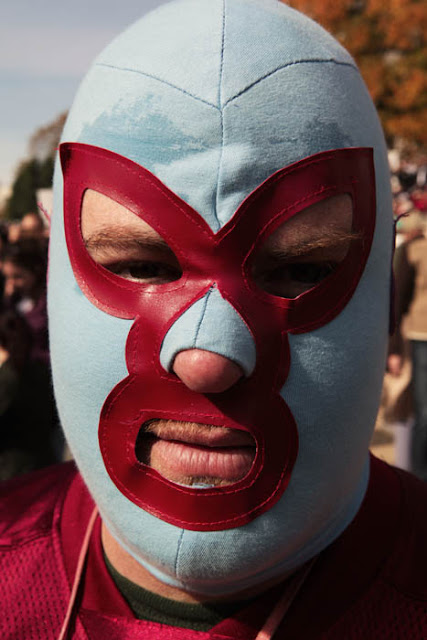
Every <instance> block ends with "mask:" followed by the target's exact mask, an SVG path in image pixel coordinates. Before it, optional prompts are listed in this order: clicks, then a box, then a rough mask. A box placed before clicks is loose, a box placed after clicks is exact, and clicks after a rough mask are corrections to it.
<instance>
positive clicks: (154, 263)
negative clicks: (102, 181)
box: [81, 189, 182, 285]
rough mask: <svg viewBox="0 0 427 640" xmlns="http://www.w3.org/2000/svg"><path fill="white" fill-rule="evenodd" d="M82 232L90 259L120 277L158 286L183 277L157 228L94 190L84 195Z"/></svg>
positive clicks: (173, 255) (177, 263)
mask: <svg viewBox="0 0 427 640" xmlns="http://www.w3.org/2000/svg"><path fill="white" fill-rule="evenodd" d="M81 232H82V236H83V240H84V243H85V245H86V249H87V251H88V253H89V255H90V256H91V258H92V259H93V260H94V261H95V262H96V263H97V264H99V265H101V266H102V267H104V269H107V270H108V271H110V272H111V273H114V274H116V275H118V276H120V277H121V278H125V279H126V280H130V281H132V282H140V283H142V284H156V285H157V284H165V283H167V282H172V281H173V280H178V279H179V278H180V277H181V276H182V269H181V266H180V264H179V262H178V259H177V257H176V256H175V254H174V252H173V251H172V249H171V248H170V247H169V246H168V244H167V243H166V242H165V241H164V240H163V238H162V237H161V235H160V234H159V233H158V232H157V231H156V230H155V229H153V228H152V227H151V226H150V225H149V224H147V222H145V221H144V220H142V219H141V218H140V217H139V216H137V215H135V214H134V213H133V212H132V211H130V210H129V209H127V208H126V207H124V206H123V205H121V204H119V203H118V202H115V201H114V200H112V199H111V198H109V197H107V196H106V195H104V194H102V193H98V192H97V191H93V190H91V189H88V190H87V191H86V192H85V194H84V198H83V204H82V211H81Z"/></svg>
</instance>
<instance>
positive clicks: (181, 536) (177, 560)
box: [174, 529, 185, 578]
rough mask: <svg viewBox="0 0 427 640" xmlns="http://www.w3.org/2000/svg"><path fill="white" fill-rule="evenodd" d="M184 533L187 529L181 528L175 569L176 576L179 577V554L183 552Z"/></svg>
mask: <svg viewBox="0 0 427 640" xmlns="http://www.w3.org/2000/svg"><path fill="white" fill-rule="evenodd" d="M184 533H185V529H181V533H180V534H179V540H178V546H177V550H176V556H175V564H174V571H175V576H176V577H177V578H178V562H179V554H180V553H181V547H182V541H183V538H184Z"/></svg>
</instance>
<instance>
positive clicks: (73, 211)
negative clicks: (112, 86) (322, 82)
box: [61, 143, 375, 531]
mask: <svg viewBox="0 0 427 640" xmlns="http://www.w3.org/2000/svg"><path fill="white" fill-rule="evenodd" d="M61 161H62V167H63V173H64V215H65V233H66V240H67V246H68V251H69V255H70V260H71V264H72V268H73V271H74V274H75V277H76V280H77V282H78V284H79V286H80V288H81V290H82V291H83V293H84V294H85V295H86V296H87V298H88V299H89V300H90V301H91V302H92V303H93V304H94V305H96V306H97V307H98V308H100V309H102V310H103V311H104V312H106V313H108V314H111V315H113V316H117V317H120V318H128V319H133V320H134V322H133V325H132V328H131V330H130V332H129V336H128V340H127V345H126V363H127V367H128V371H129V375H128V376H127V377H126V378H125V379H124V380H122V381H121V382H119V383H118V384H117V385H116V387H115V388H114V389H113V390H112V391H111V393H110V394H109V396H108V397H107V399H106V401H105V403H104V406H103V409H102V412H101V416H100V421H99V443H100V449H101V452H102V456H103V459H104V463H105V466H106V469H107V471H108V473H109V475H110V477H111V478H112V480H113V482H114V483H115V485H116V486H117V487H118V489H119V490H120V491H121V492H122V493H123V494H124V495H125V496H126V497H127V498H128V499H129V500H131V501H132V502H134V503H135V504H136V505H138V506H140V507H141V508H143V509H145V510H146V511H148V512H149V513H151V514H153V515H155V516H158V517H159V518H161V519H163V520H165V521H167V522H170V523H172V524H174V525H177V526H181V527H184V528H186V529H193V530H196V531H198V530H219V529H229V528H233V527H237V526H240V525H243V524H245V523H248V522H250V521H251V520H253V519H254V518H255V517H257V516H258V515H260V514H261V513H263V512H265V511H266V510H267V509H269V508H271V507H272V505H274V504H275V503H276V502H277V500H278V499H279V498H280V496H281V495H282V494H283V492H284V491H285V489H286V487H287V485H288V483H289V480H290V477H291V473H292V468H293V466H294V463H295V460H296V456H297V452H298V432H297V426H296V424H295V420H294V418H293V416H292V413H291V411H290V409H289V407H288V406H287V405H286V403H285V402H284V400H283V399H282V397H281V396H280V390H281V389H282V387H283V385H284V383H285V381H286V378H287V375H288V372H289V367H290V366H291V363H290V351H289V342H288V337H287V334H288V333H289V332H291V333H303V332H307V331H311V330H313V329H315V328H318V327H321V326H323V325H324V324H326V323H327V322H329V321H330V320H332V319H333V318H334V317H335V316H336V315H337V314H339V313H340V311H341V310H342V309H343V308H344V306H345V305H346V304H347V302H348V301H349V299H350V298H351V296H352V295H353V293H354V291H355V289H356V287H357V284H358V282H359V280H360V277H361V274H362V272H363V270H364V267H365V264H366V261H367V258H368V255H369V251H370V247H371V243H372V237H373V232H374V225H375V178H374V168H373V159H372V150H371V149H365V148H350V149H339V150H333V151H327V152H324V153H319V154H316V155H314V156H311V157H309V158H306V159H304V160H302V161H300V162H298V163H296V164H293V165H290V166H289V167H286V168H284V169H282V170H280V171H278V172H277V173H275V174H273V175H272V176H271V177H270V178H268V179H267V180H266V181H265V182H264V183H263V184H262V185H260V186H259V187H258V188H257V189H256V190H255V191H253V192H252V193H251V194H250V195H249V196H248V197H247V198H246V200H245V201H244V202H243V203H242V204H241V205H240V207H239V208H238V209H237V211H236V212H235V214H234V216H233V217H232V218H231V220H230V221H229V222H228V223H227V224H226V225H225V226H224V227H222V229H221V230H220V231H218V232H217V233H214V232H213V231H212V230H211V229H210V227H209V226H208V225H207V223H206V222H205V221H204V219H203V218H202V217H201V215H200V214H199V213H197V212H196V211H195V210H194V209H192V208H191V207H190V206H189V205H188V204H186V203H185V202H184V201H183V200H182V199H180V198H179V197H178V196H177V195H176V194H174V193H173V192H172V191H171V190H170V189H168V188H167V187H166V186H165V185H164V184H162V183H161V182H160V180H158V179H157V178H156V177H155V176H154V175H153V174H151V173H150V172H149V171H147V170H146V169H144V168H143V167H141V166H139V165H138V164H136V163H134V162H132V161H131V160H129V159H127V158H124V157H122V156H119V155H117V154H115V153H112V152H111V151H107V150H105V149H100V148H97V147H93V146H89V145H84V144H79V143H66V144H63V145H61ZM88 189H90V190H94V191H97V192H98V193H101V194H103V195H105V196H107V197H108V198H111V199H112V200H114V201H115V202H117V203H119V204H120V205H123V206H124V207H126V208H127V209H128V210H129V211H131V212H132V213H133V214H134V215H135V216H138V217H139V218H141V219H142V220H144V221H145V222H146V223H147V224H148V225H150V226H151V227H152V228H153V229H154V230H155V231H156V232H157V233H158V234H159V235H160V236H161V237H162V238H163V240H164V241H165V242H166V243H167V245H168V246H169V247H170V249H171V251H172V252H173V254H174V255H175V256H176V258H177V260H178V261H179V265H180V269H181V270H182V272H181V271H180V273H179V277H177V278H174V279H172V280H171V281H168V282H162V283H159V284H153V283H151V284H150V285H149V286H146V285H145V284H143V283H141V282H138V281H134V280H132V279H126V278H123V277H121V276H120V275H118V274H117V273H112V272H110V271H109V270H107V269H105V268H104V267H103V266H100V265H99V264H97V262H96V261H95V260H94V259H93V258H92V257H91V256H90V254H89V252H88V251H87V248H86V246H85V242H84V239H83V237H82V233H81V207H82V202H83V198H84V194H85V191H86V190H88ZM343 194H347V195H348V196H350V198H351V200H352V208H353V222H352V231H353V232H354V233H355V234H356V235H357V236H358V237H359V239H360V240H359V241H357V242H354V243H351V244H350V246H349V249H348V251H347V254H346V256H345V257H344V258H343V260H342V261H341V262H340V264H339V266H338V267H337V268H336V269H335V270H334V271H333V272H331V274H330V275H328V276H327V277H325V278H324V279H321V280H320V281H319V282H318V283H316V284H315V285H314V286H312V287H311V288H309V289H308V290H307V291H305V292H303V293H302V294H301V295H297V296H296V297H279V295H276V294H275V293H274V291H273V293H272V292H271V291H268V290H263V289H262V288H261V287H260V286H258V283H257V282H256V281H255V279H254V270H253V263H254V256H256V254H257V251H258V250H259V248H260V247H261V246H262V243H263V242H265V241H268V237H269V236H270V234H273V233H274V232H275V231H276V230H277V229H278V228H279V227H280V226H281V225H282V224H283V223H284V222H286V221H287V220H291V219H292V218H293V217H294V216H296V215H297V214H298V213H300V212H301V211H302V210H304V209H306V208H307V207H310V206H313V205H316V203H319V202H321V201H323V200H325V199H328V198H333V197H336V196H340V195H343ZM201 213H203V212H201ZM319 224H321V220H319ZM213 286H215V287H216V288H217V289H218V291H219V293H220V294H221V296H222V297H223V298H224V299H225V300H227V301H228V302H229V303H230V304H231V305H232V306H233V307H234V308H235V309H236V311H237V312H238V314H239V315H240V316H241V318H242V319H243V321H244V322H245V323H246V325H247V326H248V328H249V330H250V332H251V334H252V336H253V339H254V342H255V346H256V366H255V370H254V372H253V373H252V375H251V376H249V377H246V378H243V379H241V380H239V382H238V383H237V384H235V385H234V386H232V387H231V388H230V389H228V390H227V391H225V392H223V393H218V394H206V395H204V394H200V393H196V392H194V391H191V390H190V389H188V388H187V387H186V386H185V385H184V384H183V383H182V382H181V381H180V380H179V379H178V378H177V377H176V376H174V375H173V374H171V373H167V372H166V371H164V370H163V369H162V367H161V365H160V361H159V354H160V350H161V346H162V342H163V339H164V337H165V335H166V333H167V332H168V330H169V328H170V327H171V326H172V325H173V323H174V322H175V321H176V319H177V318H178V317H179V316H181V315H182V314H183V312H184V311H185V310H186V309H188V308H189V307H190V306H191V305H193V304H194V302H195V301H197V300H198V299H200V298H202V297H203V296H205V295H206V293H207V292H208V291H209V290H210V289H211V288H212V287H213ZM267 289H268V288H267ZM154 419H171V420H175V421H189V422H195V423H201V424H210V425H216V426H219V427H228V428H231V429H239V430H242V431H245V432H248V433H250V435H251V436H252V438H253V440H254V442H255V443H256V454H255V457H254V461H253V463H252V467H251V469H250V471H249V472H248V473H247V474H246V475H245V477H243V478H242V479H240V480H238V481H237V482H235V483H233V484H230V485H227V486H218V487H210V488H195V487H192V486H186V485H178V484H176V483H174V482H171V481H169V480H167V479H166V478H165V477H163V476H162V475H160V474H159V473H158V472H157V471H155V470H154V469H152V468H150V467H149V466H148V465H146V464H142V463H141V462H140V461H139V460H138V459H137V457H136V454H135V444H136V441H137V438H138V434H139V432H140V430H141V426H142V425H143V424H145V423H146V422H147V421H150V420H154Z"/></svg>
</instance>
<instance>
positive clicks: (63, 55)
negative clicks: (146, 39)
mask: <svg viewBox="0 0 427 640" xmlns="http://www.w3.org/2000/svg"><path fill="white" fill-rule="evenodd" d="M164 2H165V0H72V1H71V2H64V1H61V0H36V2H34V0H2V2H0V188H1V187H4V186H6V185H8V184H9V183H10V182H11V181H12V179H13V175H14V171H15V169H16V166H17V165H18V163H19V162H20V161H21V160H23V159H25V157H26V154H27V145H28V140H29V137H30V136H31V134H32V133H33V132H34V131H35V130H36V129H37V128H38V127H40V126H43V125H46V124H48V123H49V122H51V121H52V120H53V119H54V118H55V117H56V116H57V115H59V114H60V113H61V112H63V111H65V110H67V109H68V108H69V107H70V105H71V102H72V99H73V96H74V94H75V92H76V90H77V87H78V85H79V83H80V80H81V79H82V77H83V75H84V73H85V72H86V71H87V69H88V67H89V65H90V62H91V61H92V60H93V58H94V57H95V56H96V55H97V54H98V53H99V52H100V51H101V50H102V49H103V47H104V46H105V45H106V44H108V42H109V41H110V40H111V39H112V38H113V37H114V36H115V35H116V34H117V33H119V32H120V31H122V30H123V29H124V28H125V27H127V26H128V25H129V24H131V23H132V22H134V21H135V20H136V19H138V18H139V17H140V16H142V15H143V14H144V13H147V11H149V10H151V9H153V8H155V7H157V6H158V5H160V4H163V3H164Z"/></svg>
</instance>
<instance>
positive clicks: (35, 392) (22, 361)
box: [0, 212, 63, 480]
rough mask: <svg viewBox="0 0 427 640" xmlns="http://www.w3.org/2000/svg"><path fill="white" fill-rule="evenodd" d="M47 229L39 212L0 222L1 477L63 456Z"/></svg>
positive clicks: (57, 459) (37, 466)
mask: <svg viewBox="0 0 427 640" xmlns="http://www.w3.org/2000/svg"><path fill="white" fill-rule="evenodd" d="M48 235H49V234H48V225H47V223H46V221H45V220H44V218H43V217H42V216H40V215H39V213H38V212H28V213H27V214H26V215H24V216H23V217H22V219H21V220H20V221H16V222H11V223H9V224H6V223H4V224H2V225H1V226H0V292H1V296H0V480H5V479H7V478H10V477H12V476H14V475H18V474H21V473H26V472H28V471H32V470H34V469H38V468H40V467H43V466H46V465H49V464H52V463H54V462H57V461H59V460H61V459H62V456H63V439H62V436H61V430H60V427H59V421H58V417H57V413H56V409H55V403H54V399H53V393H52V385H51V378H50V365H49V342H48V330H47V310H46V274H47V251H48Z"/></svg>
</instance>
